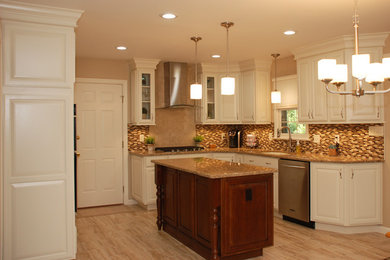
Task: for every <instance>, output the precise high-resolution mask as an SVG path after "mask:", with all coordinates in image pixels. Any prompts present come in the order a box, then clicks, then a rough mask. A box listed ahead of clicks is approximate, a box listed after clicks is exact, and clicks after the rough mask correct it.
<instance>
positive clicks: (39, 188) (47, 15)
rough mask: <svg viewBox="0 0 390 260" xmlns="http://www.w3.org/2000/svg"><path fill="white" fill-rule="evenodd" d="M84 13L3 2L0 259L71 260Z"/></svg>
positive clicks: (1, 16)
mask: <svg viewBox="0 0 390 260" xmlns="http://www.w3.org/2000/svg"><path fill="white" fill-rule="evenodd" d="M81 14H82V12H81V11H76V10H69V9H60V8H52V7H45V6H40V5H33V4H24V3H20V2H14V1H0V19H1V21H0V22H1V41H0V43H1V50H2V52H1V61H2V64H1V128H0V129H1V142H0V143H1V157H0V158H1V165H2V167H1V175H0V176H1V181H0V183H1V186H0V189H1V201H0V203H1V214H0V218H1V241H0V245H1V247H0V248H1V254H0V255H1V259H4V260H6V259H7V260H8V259H72V258H75V256H76V255H75V254H76V227H75V213H74V171H73V84H74V81H75V33H74V27H75V26H76V22H77V20H78V19H79V17H80V16H81Z"/></svg>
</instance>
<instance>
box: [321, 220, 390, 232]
mask: <svg viewBox="0 0 390 260" xmlns="http://www.w3.org/2000/svg"><path fill="white" fill-rule="evenodd" d="M316 229H318V230H325V231H331V232H336V233H341V234H357V233H370V232H376V233H381V234H386V233H387V232H390V227H385V226H382V225H373V226H359V227H345V226H336V225H329V224H323V223H318V222H316Z"/></svg>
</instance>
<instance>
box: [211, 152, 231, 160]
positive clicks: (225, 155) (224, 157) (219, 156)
mask: <svg viewBox="0 0 390 260" xmlns="http://www.w3.org/2000/svg"><path fill="white" fill-rule="evenodd" d="M213 158H214V159H217V160H222V161H228V162H236V154H235V153H213Z"/></svg>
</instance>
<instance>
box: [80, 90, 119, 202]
mask: <svg viewBox="0 0 390 260" xmlns="http://www.w3.org/2000/svg"><path fill="white" fill-rule="evenodd" d="M122 99H123V95H122V85H120V84H107V83H87V82H76V86H75V103H76V106H77V119H76V126H77V127H76V135H77V136H78V137H79V138H78V140H77V150H78V152H79V153H80V156H79V157H78V159H77V205H78V207H79V208H83V207H93V206H102V205H110V204H120V203H123V168H122V167H123V163H122V161H123V158H122V151H123V149H124V148H123V147H122V146H123V144H122V140H123V139H122V102H123V101H122Z"/></svg>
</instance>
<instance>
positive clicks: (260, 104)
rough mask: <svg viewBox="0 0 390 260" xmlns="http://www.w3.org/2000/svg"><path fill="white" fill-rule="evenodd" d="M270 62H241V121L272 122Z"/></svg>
mask: <svg viewBox="0 0 390 260" xmlns="http://www.w3.org/2000/svg"><path fill="white" fill-rule="evenodd" d="M270 66H271V63H270V62H268V61H267V62H264V61H258V60H248V61H245V62H241V63H240V68H241V70H242V72H241V92H240V93H241V99H240V101H241V102H240V103H241V122H242V123H249V124H250V123H254V124H269V123H270V122H271V100H270V99H271V96H270V95H271V94H270V87H271V85H270V76H269V73H270Z"/></svg>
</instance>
